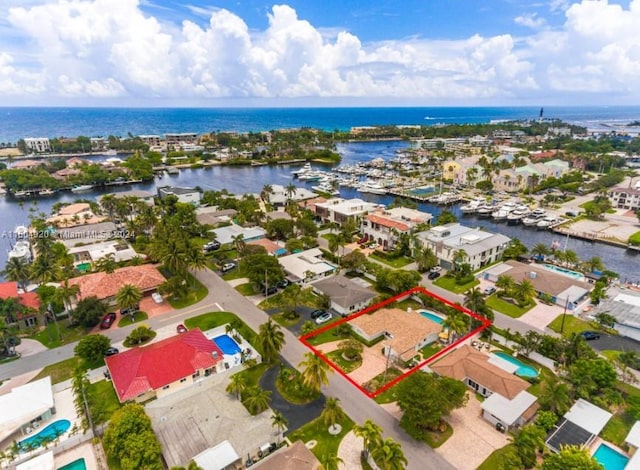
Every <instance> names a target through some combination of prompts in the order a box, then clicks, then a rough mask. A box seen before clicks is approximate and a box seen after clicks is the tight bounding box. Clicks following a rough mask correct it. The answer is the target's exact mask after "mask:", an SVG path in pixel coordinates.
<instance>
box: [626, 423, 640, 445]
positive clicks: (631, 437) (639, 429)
mask: <svg viewBox="0 0 640 470" xmlns="http://www.w3.org/2000/svg"><path fill="white" fill-rule="evenodd" d="M624 441H625V442H626V443H627V444H631V445H632V446H633V447H640V421H636V422H635V423H633V426H632V427H631V430H630V431H629V434H627V437H626V438H625V440H624Z"/></svg>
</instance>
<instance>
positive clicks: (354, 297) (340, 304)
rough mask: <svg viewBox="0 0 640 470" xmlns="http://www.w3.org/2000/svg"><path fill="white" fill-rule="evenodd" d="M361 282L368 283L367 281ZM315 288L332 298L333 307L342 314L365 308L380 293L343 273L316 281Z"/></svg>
mask: <svg viewBox="0 0 640 470" xmlns="http://www.w3.org/2000/svg"><path fill="white" fill-rule="evenodd" d="M361 282H365V284H366V281H361ZM367 285H368V284H367ZM313 290H314V292H315V293H317V294H319V295H326V296H328V297H329V298H330V299H331V308H332V309H333V310H335V311H336V312H338V313H339V314H340V315H342V316H347V315H349V314H351V313H354V312H358V311H360V310H362V309H364V308H365V307H367V306H368V305H369V304H370V303H371V301H372V300H373V299H374V298H375V297H376V296H377V295H378V294H377V293H376V292H374V291H372V290H371V289H369V288H368V287H365V286H363V285H362V284H361V283H359V282H357V281H356V280H354V279H349V278H348V277H345V276H343V275H341V274H340V275H337V276H331V277H328V278H326V279H322V280H320V281H317V282H314V283H313Z"/></svg>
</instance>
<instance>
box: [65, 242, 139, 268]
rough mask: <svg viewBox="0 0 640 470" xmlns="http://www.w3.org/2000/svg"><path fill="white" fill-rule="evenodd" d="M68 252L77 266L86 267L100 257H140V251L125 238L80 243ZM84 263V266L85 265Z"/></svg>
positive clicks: (119, 259)
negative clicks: (88, 243) (87, 243)
mask: <svg viewBox="0 0 640 470" xmlns="http://www.w3.org/2000/svg"><path fill="white" fill-rule="evenodd" d="M68 253H69V254H70V255H71V256H73V264H74V266H75V267H76V268H78V267H79V266H80V267H86V265H87V264H92V263H95V262H96V261H98V260H99V259H102V258H106V257H113V260H114V261H116V262H121V261H129V260H132V259H133V258H135V257H138V256H139V255H138V253H136V251H135V250H134V249H133V248H132V247H131V245H129V243H128V242H127V241H126V240H124V239H119V240H107V241H103V242H98V243H92V244H90V245H83V244H80V245H79V246H73V247H71V248H69V249H68ZM83 265H84V266H83Z"/></svg>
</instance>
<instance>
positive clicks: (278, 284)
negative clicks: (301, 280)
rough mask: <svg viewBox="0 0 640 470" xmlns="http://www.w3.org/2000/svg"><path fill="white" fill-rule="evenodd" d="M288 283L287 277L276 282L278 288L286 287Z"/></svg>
mask: <svg viewBox="0 0 640 470" xmlns="http://www.w3.org/2000/svg"><path fill="white" fill-rule="evenodd" d="M288 285H289V280H287V279H283V280H282V281H278V283H277V284H276V286H277V287H278V289H284V288H285V287H287V286H288Z"/></svg>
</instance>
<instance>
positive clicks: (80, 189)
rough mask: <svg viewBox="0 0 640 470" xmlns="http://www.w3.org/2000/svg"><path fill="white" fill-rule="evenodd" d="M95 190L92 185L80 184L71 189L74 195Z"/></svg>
mask: <svg viewBox="0 0 640 470" xmlns="http://www.w3.org/2000/svg"><path fill="white" fill-rule="evenodd" d="M93 188H94V186H93V185H92V184H79V185H77V186H74V187H73V188H71V192H72V193H81V192H83V191H91V190H92V189H93Z"/></svg>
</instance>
